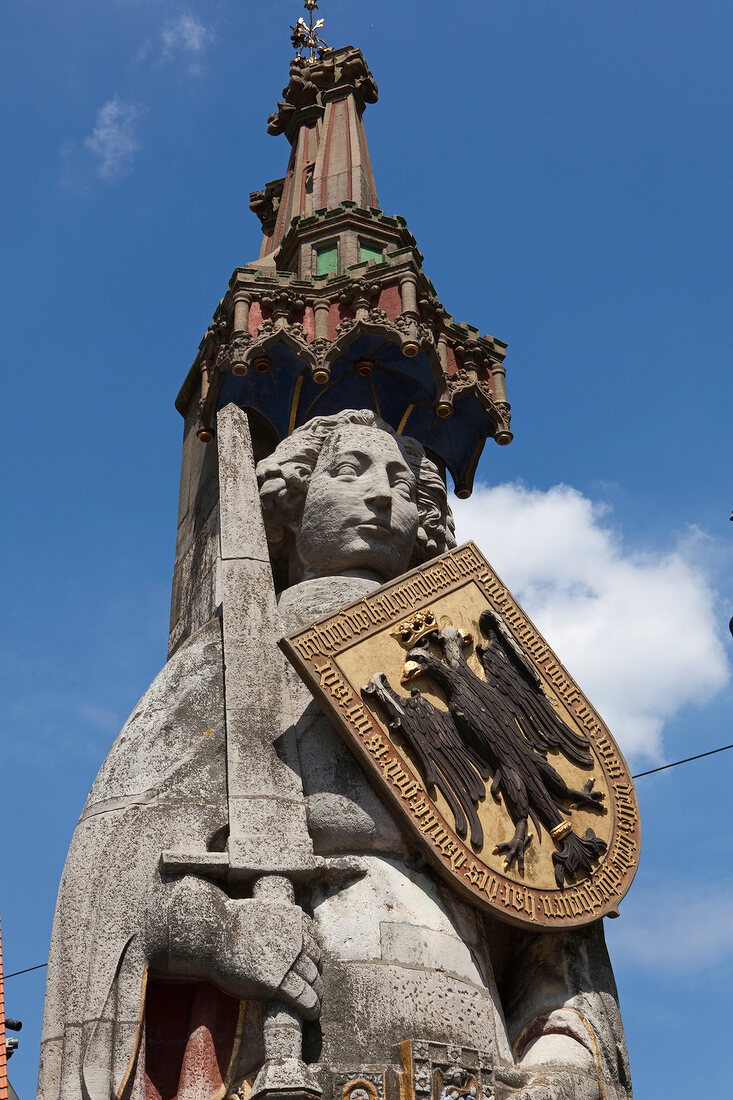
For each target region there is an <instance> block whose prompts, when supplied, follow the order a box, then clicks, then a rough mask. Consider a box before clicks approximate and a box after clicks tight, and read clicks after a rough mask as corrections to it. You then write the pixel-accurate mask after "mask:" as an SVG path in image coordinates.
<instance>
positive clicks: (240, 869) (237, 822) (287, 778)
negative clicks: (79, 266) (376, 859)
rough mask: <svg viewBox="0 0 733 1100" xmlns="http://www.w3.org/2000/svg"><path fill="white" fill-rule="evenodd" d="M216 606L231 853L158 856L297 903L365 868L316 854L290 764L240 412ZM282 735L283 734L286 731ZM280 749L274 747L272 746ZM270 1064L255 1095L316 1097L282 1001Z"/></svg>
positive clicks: (233, 413)
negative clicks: (317, 881) (323, 881)
mask: <svg viewBox="0 0 733 1100" xmlns="http://www.w3.org/2000/svg"><path fill="white" fill-rule="evenodd" d="M217 447H218V458H219V510H220V519H219V531H220V546H219V560H218V576H217V587H218V594H217V595H218V601H217V602H220V603H221V606H222V620H223V623H222V625H223V644H224V670H225V671H224V677H225V716H226V745H227V794H228V805H229V841H228V846H227V847H228V850H227V851H226V852H200V851H199V852H191V853H183V852H164V853H163V858H162V869H163V871H164V872H165V873H167V874H184V873H189V874H190V873H194V874H199V875H206V876H209V877H213V878H219V879H224V880H225V881H226V882H228V883H231V884H232V885H234V886H237V885H239V886H241V884H242V883H250V884H251V888H252V896H253V897H254V898H256V899H257V900H261V901H265V900H266V901H269V902H280V903H281V904H282V905H284V906H286V905H293V904H295V884H296V883H297V882H298V880H306V879H307V880H309V881H310V880H313V879H314V878H316V877H320V876H321V875H323V874H324V873H329V872H330V873H333V874H336V875H338V874H341V876H342V877H345V878H348V877H353V875H354V874H359V873H361V872H360V871H359V870H358V869H355V868H353V867H352V865H351V864H349V863H348V861H329V863H335V864H337V866H333V867H330V868H329V865H328V864H327V863H326V861H325V860H324V859H323V858H322V857H318V856H316V855H315V854H314V851H313V844H312V841H311V838H310V834H309V832H308V824H307V819H306V807H305V799H304V796H303V789H302V784H301V781H300V774H299V768H298V762H297V746H296V744H295V731H294V727H293V714H292V706H291V702H290V692H289V690H288V672H287V669H288V666H287V662H286V658H285V657H284V656H283V655H282V654H281V652H280V650H279V649H278V647H277V645H276V642H277V640H278V639H279V637H280V635H281V633H282V631H281V629H280V623H279V617H278V611H277V603H276V597H275V587H274V583H273V579H272V569H271V566H270V559H269V553H268V548H267V538H266V535H265V528H264V523H263V520H262V511H261V507H260V498H259V490H258V486H257V478H256V476H255V460H254V453H253V449H252V441H251V437H250V432H249V424H248V421H247V417H246V414H245V413H244V412H242V411H241V410H240V409H239V408H238V407H237V406H236V405H234V404H230V405H228V406H227V407H226V408H224V409H222V410H221V412H219V414H218V417H217ZM283 731H284V732H283ZM275 742H277V748H276V746H275ZM263 1036H264V1045H265V1058H266V1062H265V1065H264V1066H263V1068H262V1070H261V1071H260V1073H259V1074H258V1076H257V1079H256V1080H255V1083H254V1086H253V1089H252V1093H251V1096H252V1097H255V1096H258V1095H262V1094H267V1095H268V1096H270V1097H276V1096H278V1095H279V1094H285V1093H287V1095H288V1097H290V1098H291V1100H292V1098H297V1097H298V1096H302V1097H303V1098H310V1100H313V1098H315V1097H318V1096H320V1094H321V1088H320V1086H319V1085H318V1082H317V1080H316V1078H315V1075H314V1074H313V1071H312V1070H311V1069H310V1068H309V1067H308V1066H307V1065H305V1064H304V1062H303V1061H302V1023H301V1018H300V1016H299V1015H298V1013H297V1012H296V1011H295V1010H294V1009H292V1008H290V1007H289V1006H288V1005H285V1004H284V1003H283V1002H281V1001H269V1002H266V1003H265V1004H264V1005H263Z"/></svg>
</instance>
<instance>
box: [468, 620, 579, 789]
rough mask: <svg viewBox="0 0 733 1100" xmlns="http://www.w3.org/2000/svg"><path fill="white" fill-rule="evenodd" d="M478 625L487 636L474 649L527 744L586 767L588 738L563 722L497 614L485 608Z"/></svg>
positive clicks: (489, 680)
mask: <svg viewBox="0 0 733 1100" xmlns="http://www.w3.org/2000/svg"><path fill="white" fill-rule="evenodd" d="M479 626H480V627H481V630H482V632H483V633H484V635H485V636H486V637H487V639H488V645H486V646H478V647H477V649H476V652H477V653H478V655H479V659H480V661H481V664H482V666H483V669H484V673H485V674H486V679H487V681H488V683H489V684H491V686H492V687H493V688H494V690H495V691H496V693H497V694H498V695H499V696H501V697H502V698H503V701H504V703H505V705H506V706H507V708H508V709H509V711H510V712H511V713H512V715H513V717H514V720H515V721H516V722H517V723H518V724H519V726H520V728H521V730H522V732H523V734H524V736H525V737H526V738H527V740H528V741H529V743H530V745H532V747H533V748H535V749H537V751H538V752H541V753H546V752H548V750H550V749H557V750H559V751H560V752H562V753H564V754H565V755H566V756H567V757H568V759H570V760H572V761H573V763H574V764H578V765H580V766H581V767H589V766H590V765H591V764H592V763H593V757H592V756H591V752H590V746H589V742H588V738H587V737H585V736H584V735H583V734H579V733H576V732H575V730H572V729H571V728H570V727H569V726H568V725H566V723H565V722H563V720H562V718H561V717H560V715H559V714H558V713H557V712H556V711H555V709H554V707H553V706H552V704H551V703H550V701H549V699H548V698H547V696H546V695H545V693H544V691H543V690H542V687H541V681H540V678H539V676H538V674H537V673H536V672H535V670H534V669H533V668H532V665H531V664H530V663H529V661H527V659H526V657H525V656H524V654H523V653H522V652H521V650H520V649H519V648H518V647H517V646H516V644H515V643H514V640H513V638H511V636H509V635H508V632H507V631H506V628H505V627H504V624H503V623H502V622H501V620H500V619H499V618H498V616H495V615H494V614H493V613H492V612H489V611H485V612H484V613H483V614H482V615H481V618H480V620H479Z"/></svg>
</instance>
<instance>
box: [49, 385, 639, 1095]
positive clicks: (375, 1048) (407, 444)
mask: <svg viewBox="0 0 733 1100" xmlns="http://www.w3.org/2000/svg"><path fill="white" fill-rule="evenodd" d="M349 415H350V416H351V417H352V419H349V418H348V417H347V418H346V420H345V421H344V422H343V423H345V424H346V426H347V429H348V430H347V431H344V432H341V424H340V423H339V424H337V425H336V430H333V429H331V430H330V431H329V432H323V431H322V430H321V428H318V430H315V431H311V432H308V433H304V434H303V436H301V437H300V438H293V437H291V439H289V440H288V441H286V444H283V446H282V450H280V449H278V451H276V452H275V453H274V455H272V456H271V457H270V459H268V460H267V461H266V462H265V463H264V464H260V466H259V467H258V471H257V473H258V479H259V489H258V488H257V487H256V484H257V483H256V480H255V463H254V455H253V452H252V448H251V444H250V440H249V435H248V431H247V425H246V421H245V418H244V415H243V414H242V413H241V411H240V410H239V409H237V408H236V407H235V406H229V407H228V408H227V409H225V410H223V411H222V412H221V413H220V414H219V421H218V439H217V447H218V454H219V458H218V471H219V477H218V485H217V491H216V493H214V492H212V493H210V494H209V496H208V497H207V502H211V501H215V504H212V505H211V507H210V509H209V512H208V513H207V515H208V517H209V518H210V517H212V516H214V515H216V525H215V526H216V532H215V534H216V539H215V545H216V547H217V554H216V561H215V563H214V564H213V569H214V571H215V573H216V577H217V581H216V593H217V600H218V601H220V602H221V607H222V618H221V619H219V618H218V617H216V618H214V619H212V620H210V621H209V622H208V623H206V624H204V625H203V626H201V627H200V628H199V629H197V630H195V631H194V633H193V634H192V636H191V637H190V638H188V639H187V640H184V641H182V642H181V644H180V645H179V646H178V648H177V650H176V652H175V654H174V656H173V657H172V658H171V659H170V660H169V662H168V664H167V665H166V667H165V668H164V669H163V671H162V672H161V673H160V675H159V676H158V677H157V679H156V680H155V682H154V683H153V685H152V686H151V687H150V689H149V690H148V692H147V693H146V695H145V696H144V697H143V699H142V700H141V702H140V703H139V705H138V707H137V708H136V709H135V712H134V714H133V715H132V717H131V718H130V720H129V721H128V723H127V724H126V726H125V728H124V729H123V731H122V732H121V734H120V735H119V737H118V739H117V741H116V742H115V744H114V745H113V746H112V748H111V750H110V753H109V755H108V757H107V759H106V761H105V762H104V764H103V765H102V768H101V769H100V772H99V775H98V777H97V779H96V781H95V784H94V787H93V789H92V792H91V793H90V795H89V798H88V800H87V804H86V806H85V807H84V811H83V813H82V816H81V818H80V821H79V824H78V826H77V829H76V832H75V834H74V838H73V841H72V845H71V848H70V851H69V856H68V859H67V864H66V868H65V870H64V876H63V880H62V883H61V888H60V891H59V899H58V905H57V912H56V919H55V923H54V933H53V940H52V946H51V956H50V961H49V974H48V986H47V998H46V1012H45V1019H44V1034H43V1046H42V1063H41V1077H40V1083H39V1096H40V1097H41V1100H67V1098H68V1100H72V1098H73V1100H76V1098H77V1097H79V1096H82V1095H83V1096H87V1097H88V1098H89V1100H102V1098H104V1100H109V1098H110V1097H111V1096H116V1095H117V1093H118V1091H119V1090H120V1088H121V1086H122V1084H123V1083H124V1082H125V1081H129V1082H130V1087H131V1088H132V1090H133V1091H132V1093H131V1094H130V1095H131V1100H141V1098H143V1097H144V1095H145V1081H144V1076H145V1044H144V1042H143V1041H142V1040H141V1038H140V1037H141V1027H142V1022H141V1016H140V1012H141V1007H140V1006H141V992H142V991H143V990H144V982H145V980H146V975H149V976H151V977H154V978H155V979H156V980H164V979H168V980H171V979H172V980H176V981H180V982H203V983H211V984H212V985H214V986H215V987H216V988H217V989H218V990H220V991H221V992H222V993H225V994H227V995H229V996H231V997H233V998H234V999H235V1001H236V999H242V1000H244V1001H247V1011H246V1013H245V1014H244V1020H245V1023H244V1024H243V1025H242V1026H243V1031H242V1038H241V1042H240V1045H239V1048H238V1050H237V1051H235V1054H236V1058H235V1062H236V1066H235V1067H234V1068H233V1069H232V1077H231V1079H230V1080H229V1082H228V1085H227V1087H229V1086H231V1087H232V1088H234V1087H237V1083H238V1082H241V1081H243V1080H244V1078H245V1077H247V1078H248V1080H249V1082H250V1083H251V1082H252V1080H254V1075H258V1076H257V1078H256V1082H255V1092H256V1093H257V1094H258V1095H259V1096H262V1095H267V1096H270V1097H271V1100H274V1097H275V1096H276V1095H279V1094H280V1093H281V1092H282V1093H283V1094H284V1093H285V1092H288V1091H290V1092H294V1093H296V1094H300V1095H303V1096H305V1095H311V1096H313V1095H315V1094H317V1092H318V1089H319V1088H321V1089H323V1091H324V1094H325V1095H333V1093H334V1088H337V1089H338V1090H343V1091H339V1098H340V1100H397V1095H398V1090H399V1086H400V1081H402V1084H403V1085H404V1086H405V1087H406V1088H407V1092H406V1093H405V1094H404V1095H405V1098H406V1100H413V1098H414V1100H439V1096H440V1090H439V1088H438V1084H437V1082H438V1078H437V1077H435V1076H431V1075H434V1074H435V1073H437V1072H438V1068H440V1067H442V1068H440V1073H441V1074H444V1073H448V1072H451V1073H453V1072H455V1073H456V1074H458V1075H459V1077H460V1081H459V1084H460V1083H461V1082H462V1081H464V1080H468V1079H469V1078H470V1075H471V1074H474V1077H473V1078H471V1079H475V1080H476V1081H477V1082H478V1081H479V1079H480V1081H481V1087H480V1095H481V1100H492V1098H493V1097H494V1096H496V1097H498V1098H503V1097H512V1096H513V1097H517V1098H518V1100H542V1098H545V1100H547V1098H552V1100H601V1097H603V1098H604V1100H628V1098H629V1097H630V1096H631V1086H630V1079H629V1073H628V1059H627V1055H626V1048H625V1043H624V1037H623V1030H622V1026H621V1019H620V1014H619V1010H618V1002H617V996H616V990H615V986H614V982H613V975H612V972H611V968H610V964H609V961H608V956H607V953H606V950H605V945H604V942H603V932H602V927H601V926H600V925H593V926H591V927H589V928H586V929H583V930H581V931H579V932H574V933H572V934H570V933H564V934H558V933H546V932H545V933H527V932H525V931H523V930H521V929H517V928H513V927H509V926H507V925H503V924H500V923H499V922H498V921H496V920H493V919H491V918H489V917H487V916H485V915H483V914H481V913H479V912H478V911H476V910H475V909H474V908H473V907H472V906H471V905H470V904H469V903H468V902H465V901H464V900H462V899H460V898H459V897H458V896H457V895H455V894H454V893H453V892H452V890H451V889H450V887H448V886H447V885H446V884H444V883H443V881H442V880H438V879H437V878H436V876H435V875H434V873H433V872H432V870H431V869H430V868H429V867H428V866H427V865H426V864H425V863H424V861H423V860H422V858H421V857H420V855H419V853H418V852H416V851H415V850H414V849H413V846H412V843H411V842H410V841H409V840H408V839H407V838H406V836H405V834H404V833H403V831H402V829H401V827H400V822H399V821H397V820H396V819H395V817H394V816H393V814H392V813H391V812H390V810H389V809H388V808H387V806H386V805H385V804H384V803H383V802H382V800H381V798H380V797H379V795H378V794H377V793H376V791H375V789H374V788H373V787H372V785H371V783H370V781H369V780H368V778H367V776H366V774H365V773H364V771H363V770H362V768H361V765H360V764H359V763H358V762H357V761H356V759H355V758H354V757H353V756H352V754H351V752H350V750H349V749H348V747H347V746H346V744H345V743H344V742H343V741H341V740H340V738H339V737H338V736H337V734H336V733H335V732H334V730H333V729H332V727H331V726H330V725H329V723H328V722H327V720H326V718H325V716H324V714H323V713H322V712H321V710H320V708H319V707H318V705H317V704H316V703H315V701H314V699H313V698H312V696H311V695H310V693H309V691H308V690H307V688H306V687H305V686H304V684H303V683H302V682H301V681H300V680H299V679H298V678H297V677H296V674H295V672H294V670H293V669H292V667H291V666H290V665H289V664H288V663H287V662H286V661H285V658H284V657H283V655H282V653H281V652H280V650H279V648H278V645H277V641H278V638H279V637H280V636H281V635H282V633H283V632H284V631H288V632H290V631H293V630H296V629H298V628H300V627H302V626H303V625H307V624H309V623H312V622H313V620H314V619H315V618H317V617H319V616H321V615H323V614H325V613H327V612H329V611H331V610H334V609H336V608H338V607H341V606H343V605H344V604H346V603H349V602H351V601H353V600H357V599H360V598H361V597H362V596H363V595H365V594H367V593H368V592H370V591H372V590H373V589H374V588H375V587H376V586H378V585H379V583H380V582H381V580H382V579H383V576H384V573H385V572H389V571H390V569H398V568H402V567H403V563H404V562H405V561H408V563H409V561H410V560H413V561H414V560H415V559H417V560H421V555H422V556H423V558H424V557H425V556H430V553H431V552H432V553H435V552H436V548H438V549H442V546H441V545H440V542H441V539H442V540H443V545H444V544H445V542H446V541H447V540H448V539H449V538H450V525H449V523H448V521H447V504H446V502H445V490H444V488H443V489H442V494H443V496H442V499H441V496H440V492H438V491H437V490H436V488H435V482H434V481H430V479H429V478H428V489H430V492H428V489H426V486H425V484H424V482H423V478H424V477H425V476H426V474H425V469H426V467H425V463H424V456H423V455H422V454H421V451H420V449H419V447H417V446H416V445H414V443H413V442H411V441H409V440H403V441H401V442H400V443H398V442H397V441H396V439H395V436H394V433H392V432H390V431H389V430H385V428H384V427H383V426H381V425H380V424H379V422H377V421H376V418H373V417H372V418H371V421H369V418H368V417H367V419H366V422H365V421H364V418H362V419H361V421H359V416H360V415H361V414H349ZM354 417H356V420H354V419H353V418H354ZM304 440H305V441H306V443H307V446H305V448H304V446H303V444H304ZM314 440H315V441H316V442H317V444H318V445H317V446H316V447H315V448H314V447H313V441H314ZM304 453H305V455H306V461H304V460H303V454H304ZM438 480H439V479H438ZM355 486H356V487H355ZM375 486H376V488H375ZM339 487H340V488H339ZM311 494H312V495H311ZM258 496H259V499H258ZM398 498H399V499H398ZM259 500H261V501H262V504H263V512H261V511H260V507H259ZM187 507H188V506H187ZM207 507H209V503H207ZM309 509H313V516H311V517H309V516H308V510H309ZM362 509H369V510H370V515H371V517H373V519H374V521H375V522H374V524H373V527H374V529H372V525H371V521H370V520H369V519H368V518H367V520H364V518H363V514H362V511H361V510H362ZM194 511H195V508H194ZM319 513H322V515H323V524H322V525H321V528H320V529H318V526H317V523H316V518H317V517H318V515H319ZM186 515H188V512H187V513H186ZM304 517H305V520H304ZM314 517H315V518H314ZM189 518H190V517H189ZM184 520H185V522H184V523H183V525H182V526H183V527H185V525H186V522H188V521H187V520H186V517H185V516H184ZM377 521H378V522H377ZM194 526H195V524H194ZM362 527H363V528H364V530H363V531H362V530H361V529H360V528H362ZM303 528H305V530H304V529H303ZM355 529H356V538H355V537H354V530H355ZM383 532H384V533H385V534H386V533H387V532H388V533H389V540H390V541H391V542H392V543H394V548H393V550H394V556H390V554H385V553H383V549H384V539H383ZM185 537H186V538H187V537H188V536H185ZM207 538H208V539H209V540H210V539H211V529H210V533H209V535H207ZM184 544H185V539H184V543H182V545H184ZM192 545H193V543H191V544H190V545H189V549H190V546H192ZM391 553H392V552H391ZM183 560H185V555H184V558H182V559H181V561H183ZM271 561H274V564H275V567H276V570H277V569H280V575H281V576H282V569H281V566H282V563H283V561H286V563H287V567H288V571H289V573H290V575H291V577H294V578H297V583H294V584H292V585H291V586H289V587H285V590H284V591H283V592H281V593H280V596H279V598H278V597H277V595H276V590H275V583H274V579H273V572H272V569H271ZM390 562H391V564H390ZM352 566H353V568H352ZM334 569H338V570H340V572H334V573H332V572H330V570H334ZM352 572H353V574H354V575H349V574H350V573H352ZM200 581H201V578H200V576H198V575H197V574H196V573H195V571H194V572H192V573H191V574H190V585H189V588H188V590H187V591H188V593H189V594H188V596H187V597H186V599H188V601H189V605H188V606H187V607H185V606H183V605H182V607H181V611H182V615H183V619H185V616H186V615H188V616H189V618H188V620H186V621H187V622H188V623H189V624H190V625H192V624H193V621H194V616H193V615H192V612H191V607H192V606H193V605H194V604H196V600H197V599H198V597H197V596H195V592H196V591H201V589H200V587H199V588H197V586H199V585H200ZM184 603H185V600H184ZM196 606H198V608H199V610H198V611H197V612H196V614H200V613H201V607H202V606H203V604H201V603H199V604H197V605H196ZM183 619H181V618H180V617H179V621H183ZM321 972H322V976H321ZM143 1003H144V1001H143ZM301 1030H302V1037H303V1046H302V1050H303V1052H304V1053H303V1056H302V1057H301ZM143 1034H144V1033H143ZM406 1040H410V1041H411V1044H410V1043H408V1044H407V1046H405V1045H404V1043H405V1041H406ZM138 1042H140V1044H141V1045H140V1052H139V1053H138V1055H137V1059H135V1058H134V1057H133V1055H134V1054H135V1051H136V1050H137V1044H138ZM400 1044H403V1045H402V1046H401V1045H400ZM408 1048H409V1051H410V1052H411V1053H409V1057H408ZM303 1059H305V1060H307V1061H308V1063H309V1065H307V1066H306V1065H304V1064H303ZM408 1063H409V1065H408ZM410 1067H412V1068H410ZM431 1067H432V1068H431ZM436 1067H438V1068H436ZM451 1067H452V1068H451ZM472 1067H473V1068H472ZM481 1067H483V1068H481ZM413 1071H414V1074H415V1075H416V1076H414V1080H413V1081H412V1085H410V1084H409V1080H410V1077H409V1075H410V1074H411V1073H413ZM131 1074H132V1076H130V1075H131ZM461 1074H462V1075H463V1076H462V1077H461V1076H460V1075H461ZM476 1074H478V1076H476ZM421 1075H422V1076H421ZM424 1075H427V1076H425V1077H424ZM423 1077H424V1080H423ZM440 1080H443V1078H442V1077H441V1078H440ZM354 1082H361V1083H360V1084H358V1087H357V1085H356V1084H354ZM599 1082H602V1086H601V1085H600V1084H599ZM367 1086H368V1087H367ZM360 1089H361V1092H360V1091H359V1090H360ZM601 1089H603V1091H601ZM197 1100H198V1098H197ZM201 1100H208V1098H204V1097H203V1095H202V1096H201Z"/></svg>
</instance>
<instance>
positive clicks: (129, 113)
mask: <svg viewBox="0 0 733 1100" xmlns="http://www.w3.org/2000/svg"><path fill="white" fill-rule="evenodd" d="M141 113H142V111H141V109H140V107H138V106H137V105H136V104H134V103H130V102H128V101H127V100H124V99H121V98H120V96H119V95H118V94H117V93H116V92H115V94H114V95H113V96H112V99H108V100H107V102H106V103H104V104H103V105H102V106H101V107H100V108H99V110H98V111H97V119H96V122H95V125H94V129H93V130H92V132H91V134H89V136H88V137H86V138H85V139H84V145H85V147H86V148H87V149H89V150H90V152H91V153H93V154H94V156H95V157H96V158H97V175H98V176H99V177H100V179H103V180H113V179H117V178H118V177H120V176H126V175H128V174H129V173H130V172H131V171H132V165H133V161H134V159H135V154H136V153H137V152H138V151H139V149H140V142H139V141H138V137H137V123H138V120H139V118H140V115H141Z"/></svg>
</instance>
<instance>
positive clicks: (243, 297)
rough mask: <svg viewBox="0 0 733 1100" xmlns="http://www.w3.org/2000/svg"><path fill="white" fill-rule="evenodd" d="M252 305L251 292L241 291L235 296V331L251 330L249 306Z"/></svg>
mask: <svg viewBox="0 0 733 1100" xmlns="http://www.w3.org/2000/svg"><path fill="white" fill-rule="evenodd" d="M251 305H252V296H251V294H244V293H242V291H239V292H238V293H237V294H235V296H234V324H233V331H234V332H235V333H237V332H249V307H250V306H251Z"/></svg>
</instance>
